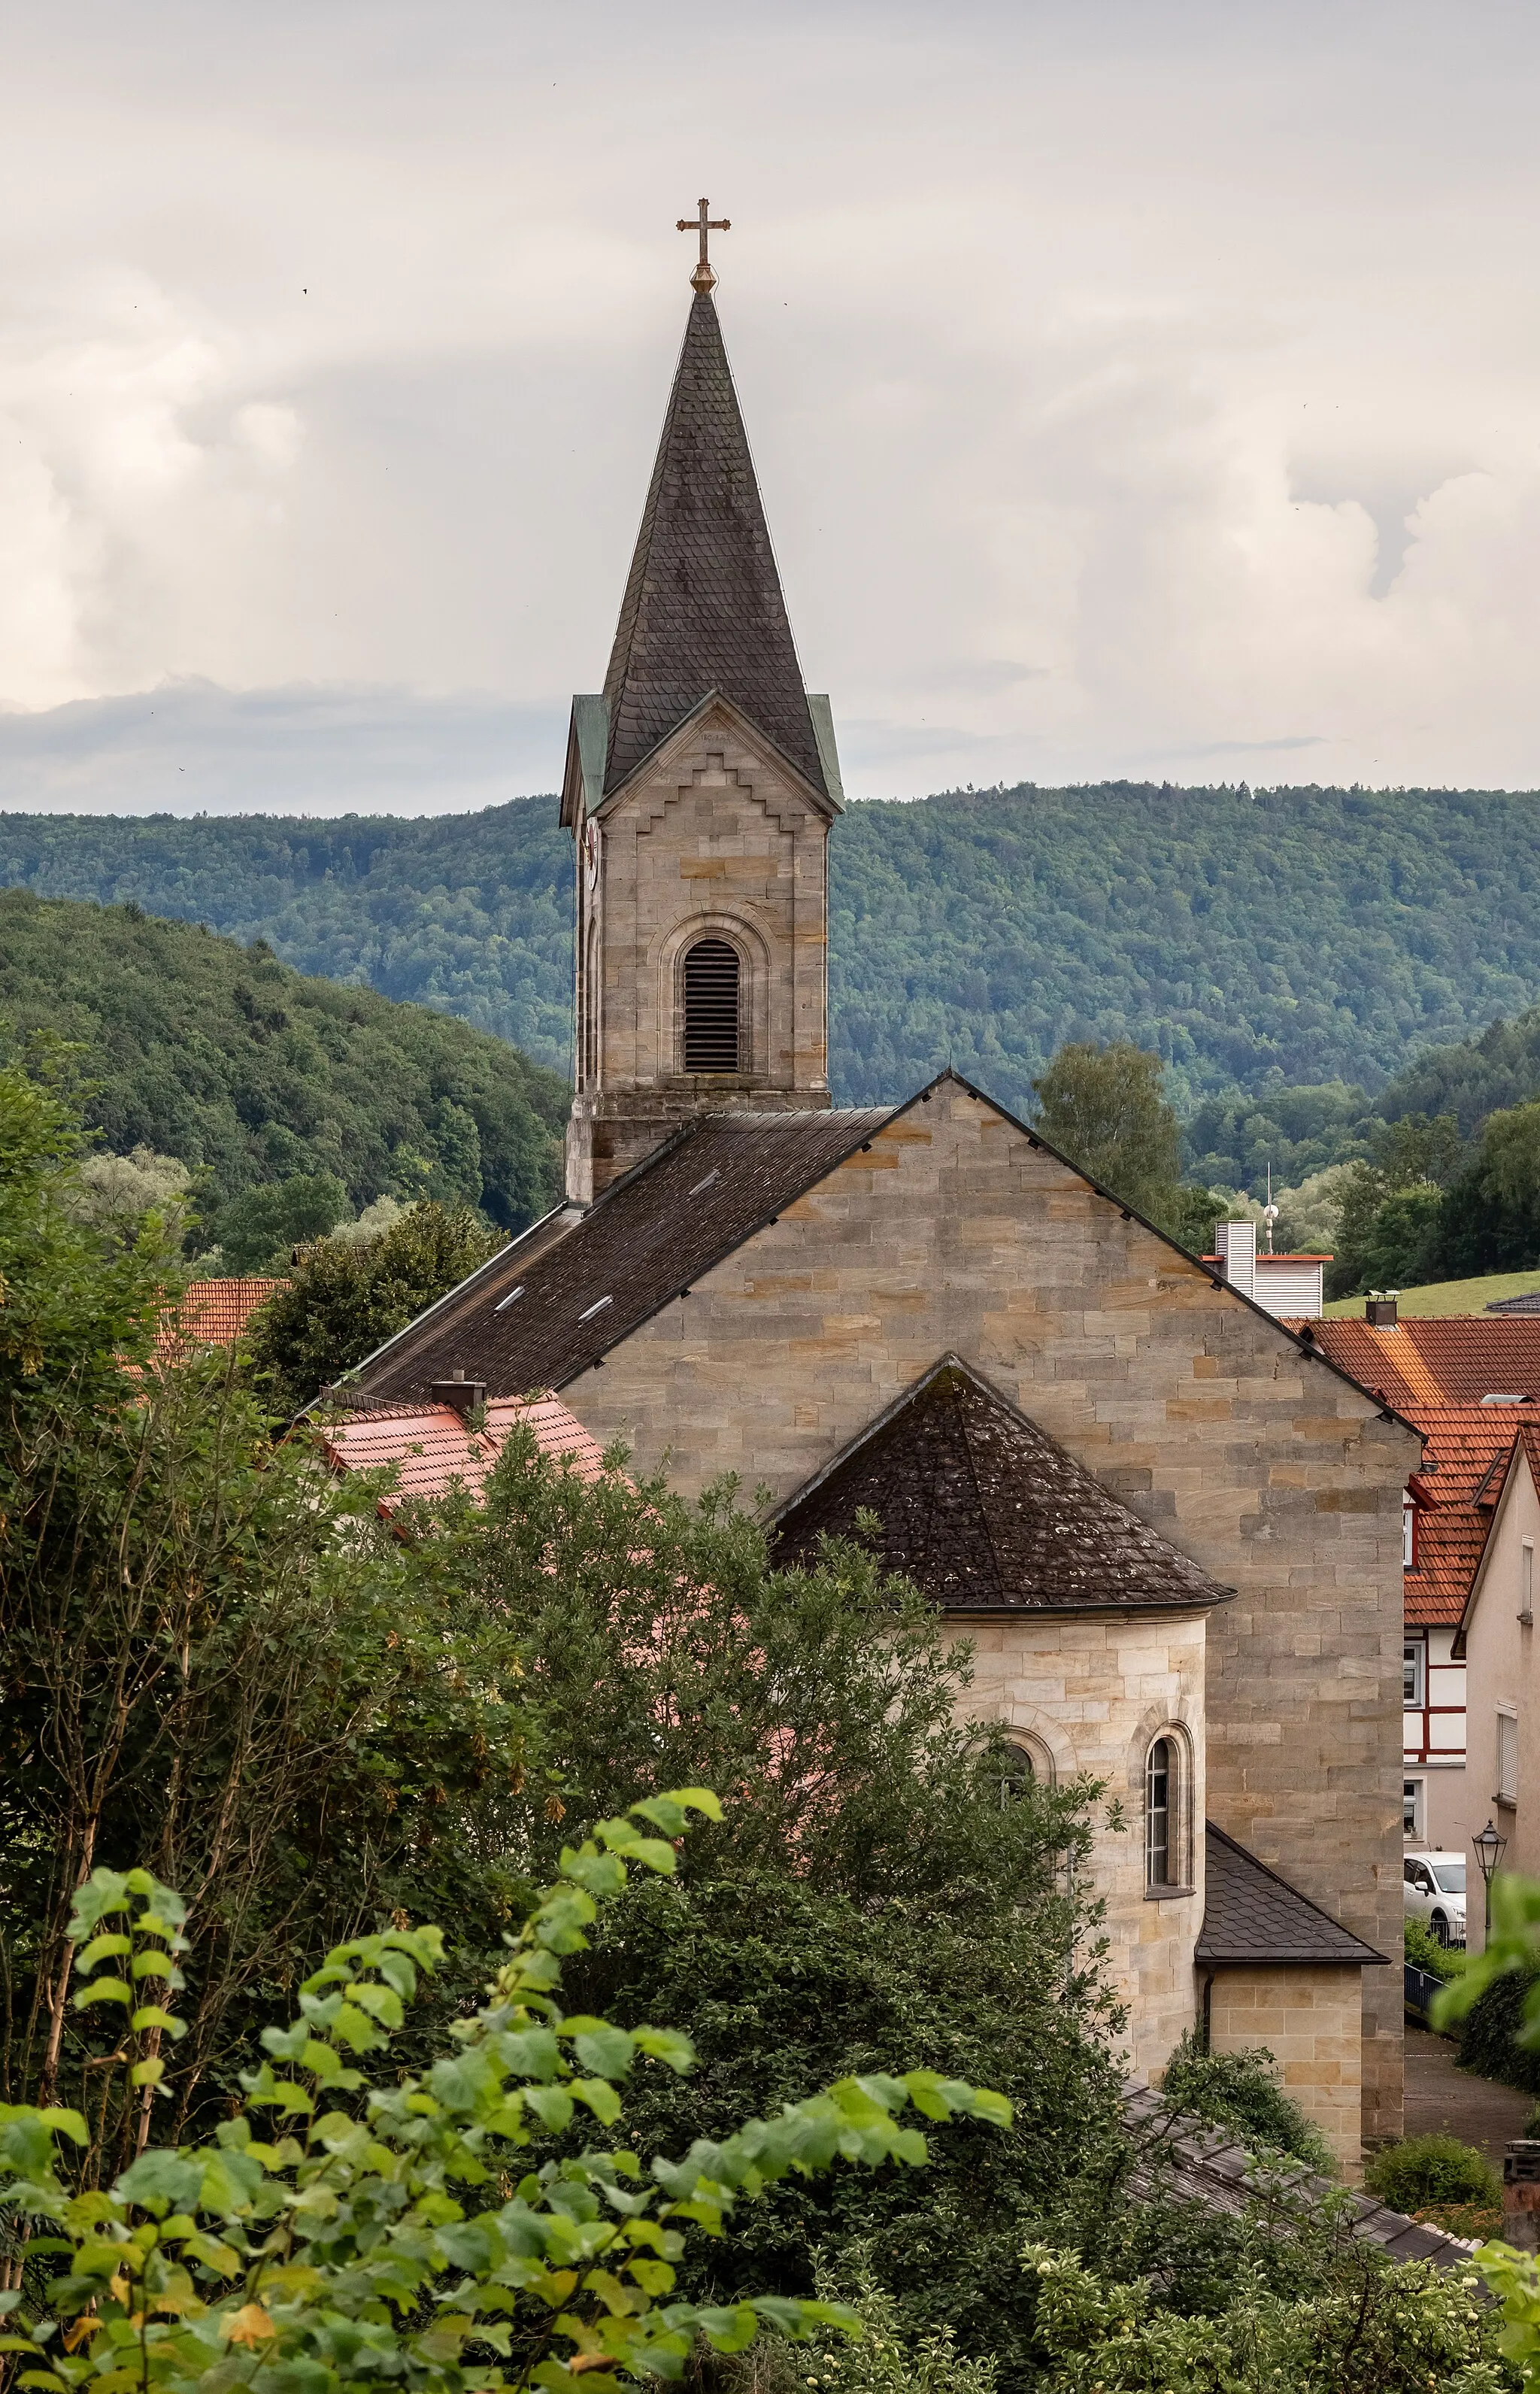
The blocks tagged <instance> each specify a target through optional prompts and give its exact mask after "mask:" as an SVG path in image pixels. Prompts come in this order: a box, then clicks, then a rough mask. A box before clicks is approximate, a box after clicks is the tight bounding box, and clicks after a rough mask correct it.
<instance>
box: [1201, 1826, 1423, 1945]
mask: <svg viewBox="0 0 1540 2394" xmlns="http://www.w3.org/2000/svg"><path fill="white" fill-rule="evenodd" d="M1204 1874H1205V1877H1206V1881H1207V1887H1206V1892H1205V1897H1204V1925H1203V1927H1202V1929H1201V1930H1200V1931H1199V1934H1198V1942H1197V1946H1196V1948H1195V1951H1194V1959H1195V1960H1197V1961H1199V1962H1238V1963H1245V1962H1314V1963H1321V1962H1342V1963H1346V1964H1357V1965H1359V1966H1362V1965H1364V1964H1366V1963H1374V1962H1381V1963H1382V1962H1384V1961H1385V1960H1386V1958H1387V1957H1386V1956H1385V1954H1383V1953H1376V1952H1375V1948H1374V1946H1372V1945H1365V1943H1364V1941H1363V1940H1362V1937H1355V1936H1354V1934H1353V1932H1352V1930H1351V1929H1350V1928H1344V1927H1343V1926H1342V1924H1341V1922H1340V1921H1336V1920H1334V1919H1333V1918H1332V1916H1331V1914H1330V1913H1329V1912H1323V1911H1322V1909H1321V1907H1320V1905H1319V1904H1316V1903H1312V1902H1311V1901H1310V1898H1309V1896H1308V1895H1301V1894H1300V1892H1299V1890H1298V1888H1296V1887H1291V1886H1290V1885H1289V1883H1288V1881H1287V1879H1283V1878H1280V1877H1279V1875H1278V1874H1277V1872H1276V1871H1270V1870H1269V1868H1268V1866H1267V1864H1266V1863H1265V1862H1259V1861H1257V1857H1256V1855H1255V1854H1252V1853H1248V1852H1247V1851H1246V1848H1245V1847H1244V1846H1241V1845H1237V1844H1236V1842H1235V1839H1234V1838H1233V1837H1230V1836H1227V1835H1225V1833H1224V1831H1223V1830H1222V1829H1219V1828H1216V1826H1215V1824H1214V1822H1212V1821H1210V1822H1208V1824H1207V1834H1206V1836H1205V1838H1204Z"/></svg>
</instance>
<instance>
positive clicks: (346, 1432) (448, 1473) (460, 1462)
mask: <svg viewBox="0 0 1540 2394" xmlns="http://www.w3.org/2000/svg"><path fill="white" fill-rule="evenodd" d="M520 1423H523V1424H524V1425H525V1426H526V1427H528V1428H530V1429H532V1430H533V1433H534V1440H535V1444H536V1445H537V1446H538V1447H539V1449H540V1451H541V1453H542V1454H549V1455H554V1456H558V1457H563V1456H570V1457H571V1460H572V1465H573V1470H574V1471H576V1473H577V1474H578V1476H579V1478H580V1479H583V1480H597V1479H598V1478H599V1471H600V1469H601V1467H602V1464H603V1454H602V1451H601V1449H600V1448H599V1444H598V1441H597V1440H595V1439H594V1438H593V1437H592V1436H591V1435H590V1434H589V1432H588V1431H587V1430H586V1429H585V1428H584V1427H583V1424H582V1423H581V1422H580V1421H579V1420H578V1419H577V1418H576V1416H575V1415H574V1414H570V1413H569V1412H568V1410H567V1408H566V1406H565V1405H564V1404H562V1403H561V1401H560V1400H559V1398H557V1397H542V1398H534V1399H532V1400H530V1401H523V1400H520V1399H516V1398H511V1397H494V1398H493V1400H492V1401H491V1402H490V1403H489V1404H488V1406H487V1408H486V1427H485V1428H484V1429H482V1430H479V1431H472V1430H471V1429H469V1428H468V1427H467V1425H466V1423H465V1422H464V1421H463V1420H462V1419H461V1417H460V1415H459V1414H457V1413H456V1412H455V1410H454V1406H453V1405H372V1406H370V1407H369V1408H368V1410H367V1411H366V1412H360V1413H352V1414H343V1415H342V1416H340V1417H339V1418H338V1417H334V1418H333V1419H332V1420H330V1421H328V1422H326V1423H325V1424H324V1425H323V1426H322V1446H323V1448H324V1451H325V1453H326V1455H327V1458H328V1460H329V1461H330V1462H331V1463H332V1465H333V1467H335V1468H336V1470H338V1471H375V1470H378V1469H379V1468H380V1467H382V1466H384V1465H388V1464H394V1465H395V1466H397V1479H396V1487H395V1493H394V1494H393V1495H392V1496H391V1497H390V1498H388V1500H387V1501H386V1503H384V1504H383V1505H382V1506H380V1510H381V1512H382V1513H384V1514H385V1515H386V1517H387V1519H388V1518H389V1516H390V1514H391V1513H393V1512H394V1511H395V1510H396V1508H397V1506H400V1505H401V1504H404V1503H406V1502H407V1501H408V1500H409V1499H411V1498H412V1497H426V1496H444V1495H447V1494H448V1493H449V1491H450V1489H451V1487H452V1486H454V1485H456V1484H458V1485H459V1486H460V1487H462V1488H464V1489H465V1490H466V1491H467V1493H469V1494H470V1495H472V1496H479V1495H480V1493H481V1490H482V1488H483V1487H484V1486H485V1484H486V1477H487V1473H488V1472H489V1471H490V1470H491V1469H492V1467H493V1465H494V1463H495V1462H496V1459H497V1457H498V1455H499V1454H500V1453H502V1451H503V1446H504V1443H505V1441H506V1440H507V1436H508V1434H509V1432H510V1431H511V1430H512V1429H514V1428H515V1427H518V1425H519V1424H520Z"/></svg>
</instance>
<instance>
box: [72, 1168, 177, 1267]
mask: <svg viewBox="0 0 1540 2394" xmlns="http://www.w3.org/2000/svg"><path fill="white" fill-rule="evenodd" d="M192 1188H193V1175H192V1174H191V1172H190V1171H189V1170H188V1167H187V1165H186V1164H183V1163H182V1162H181V1160H180V1159H179V1157H178V1156H175V1155H157V1154H156V1153H155V1151H154V1149H153V1148H151V1147H145V1146H142V1145H141V1146H138V1147H136V1148H135V1150H134V1151H133V1153H132V1154H131V1155H102V1154H95V1155H86V1156H85V1157H83V1158H82V1160H81V1163H80V1166H79V1170H78V1173H77V1176H76V1182H75V1189H74V1193H73V1195H72V1198H71V1200H70V1204H71V1210H72V1213H73V1215H74V1217H75V1219H76V1220H77V1221H79V1222H86V1223H88V1224H89V1225H90V1226H91V1227H92V1228H93V1229H95V1230H106V1231H108V1232H109V1233H110V1234H111V1235H112V1237H113V1238H115V1239H117V1240H118V1241H119V1242H121V1243H131V1242H132V1241H133V1239H134V1238H135V1237H136V1236H137V1235H138V1230H139V1227H140V1225H141V1223H142V1222H143V1220H144V1217H145V1216H146V1215H147V1214H151V1213H152V1214H156V1215H158V1216H159V1217H160V1219H161V1221H162V1223H163V1224H164V1226H165V1230H167V1231H168V1232H169V1233H172V1234H174V1235H175V1237H176V1239H177V1241H178V1243H180V1241H181V1239H182V1237H183V1236H184V1234H185V1232H186V1231H187V1230H188V1229H189V1228H190V1227H191V1210H192V1204H191V1201H192Z"/></svg>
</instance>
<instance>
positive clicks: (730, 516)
mask: <svg viewBox="0 0 1540 2394" xmlns="http://www.w3.org/2000/svg"><path fill="white" fill-rule="evenodd" d="M713 691H715V692H717V693H718V694H719V695H720V696H721V697H723V698H726V699H730V700H731V702H732V704H734V705H735V706H737V707H739V708H740V709H741V710H742V712H743V713H744V715H745V716H747V717H748V719H749V721H750V722H751V723H753V724H755V725H756V726H757V728H758V729H759V730H761V731H763V732H764V733H765V734H766V736H767V737H768V738H769V739H770V741H771V742H772V743H774V745H775V747H776V748H778V749H779V750H780V752H781V754H782V756H784V757H785V758H786V759H787V760H788V762H789V763H791V764H792V765H794V766H795V767H796V769H797V771H798V772H799V773H800V774H801V775H802V776H803V778H804V780H805V781H807V782H808V783H810V784H811V786H812V788H813V789H814V790H816V791H817V792H819V793H820V794H821V795H822V796H824V797H825V798H828V799H830V800H831V802H833V801H834V799H835V796H836V794H835V793H834V792H832V791H831V790H830V788H829V786H828V782H827V779H826V776H825V773H824V769H823V758H822V756H821V754H820V749H819V743H818V739H817V736H816V734H815V731H814V729H813V720H812V717H811V715H810V713H809V707H808V697H807V692H806V691H805V689H804V687H803V682H802V668H801V666H800V665H799V664H798V663H797V657H796V643H795V641H794V640H793V638H792V629H791V624H790V621H789V619H788V617H787V614H786V602H785V599H784V598H783V595H782V590H781V577H780V574H779V573H778V572H777V571H776V565H775V553H774V551H773V549H772V548H771V546H770V528H769V526H768V524H767V523H766V520H765V509H764V505H763V502H762V501H761V499H760V496H759V485H758V482H757V479H756V477H755V471H754V460H753V458H752V457H751V455H750V454H749V445H748V436H747V434H746V433H745V431H744V419H743V416H742V414H740V412H739V407H738V395H737V393H736V391H735V390H734V389H733V387H732V375H731V369H730V367H729V365H728V361H727V350H726V349H725V348H724V346H723V342H722V333H721V326H720V325H719V324H718V322H717V310H716V308H715V306H714V305H713V303H712V299H711V296H710V294H709V293H708V292H704V291H703V292H699V293H697V295H696V296H695V298H694V300H693V301H692V302H691V309H690V319H689V322H688V323H687V325H686V327H685V335H684V346H683V348H682V349H680V352H679V362H678V371H677V373H676V374H675V376H674V388H673V390H672V391H671V393H670V395H669V401H668V412H667V414H666V415H665V418H664V428H663V438H662V440H661V441H660V442H659V444H658V454H657V462H656V463H655V465H654V466H653V468H652V485H651V487H650V489H649V491H648V493H647V505H646V507H645V508H644V510H643V513H642V520H641V529H640V531H639V533H638V535H637V546H636V554H635V556H634V557H633V558H632V560H631V572H630V575H629V578H628V579H627V581H626V585H625V599H624V600H623V602H622V605H621V611H620V622H619V625H617V627H616V631H615V645H614V649H613V651H612V654H611V658H610V670H609V672H608V674H607V675H606V677H605V682H604V696H605V699H606V701H607V702H608V705H609V717H610V720H609V741H610V745H609V755H608V758H607V760H606V765H605V773H604V790H605V795H606V796H608V795H609V793H610V792H611V791H612V790H615V789H618V788H619V786H620V785H621V783H623V782H625V781H627V780H628V779H629V778H630V776H631V774H632V773H633V772H634V771H635V770H636V769H637V767H638V765H639V764H641V763H642V761H643V760H644V758H646V757H647V756H651V754H652V750H653V749H654V748H656V747H657V745H658V743H659V742H660V741H662V740H665V739H666V738H667V736H668V734H669V733H670V732H671V731H672V730H675V729H676V727H677V726H678V724H680V723H682V722H683V721H684V719H685V717H687V716H688V715H690V714H691V712H692V711H693V709H694V708H695V707H696V706H697V705H698V704H700V702H701V701H702V700H703V699H704V698H705V697H707V696H708V695H709V694H710V693H712V692H713Z"/></svg>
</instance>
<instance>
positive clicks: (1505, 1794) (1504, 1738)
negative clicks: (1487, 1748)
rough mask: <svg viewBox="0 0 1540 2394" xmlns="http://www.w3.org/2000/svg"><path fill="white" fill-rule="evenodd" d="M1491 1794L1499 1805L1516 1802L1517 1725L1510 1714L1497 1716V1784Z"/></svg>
mask: <svg viewBox="0 0 1540 2394" xmlns="http://www.w3.org/2000/svg"><path fill="white" fill-rule="evenodd" d="M1493 1792H1494V1795H1495V1796H1496V1798H1497V1801H1498V1802H1499V1803H1500V1804H1512V1803H1515V1802H1517V1800H1518V1795H1519V1723H1518V1721H1517V1720H1516V1719H1515V1718H1514V1717H1513V1715H1512V1713H1499V1714H1498V1716H1497V1784H1496V1787H1495V1788H1494V1791H1493Z"/></svg>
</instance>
